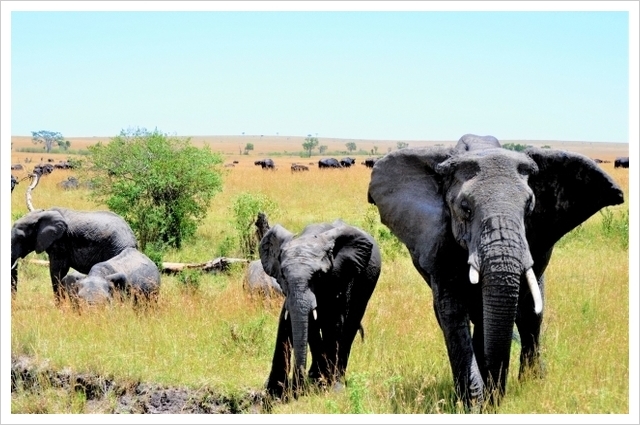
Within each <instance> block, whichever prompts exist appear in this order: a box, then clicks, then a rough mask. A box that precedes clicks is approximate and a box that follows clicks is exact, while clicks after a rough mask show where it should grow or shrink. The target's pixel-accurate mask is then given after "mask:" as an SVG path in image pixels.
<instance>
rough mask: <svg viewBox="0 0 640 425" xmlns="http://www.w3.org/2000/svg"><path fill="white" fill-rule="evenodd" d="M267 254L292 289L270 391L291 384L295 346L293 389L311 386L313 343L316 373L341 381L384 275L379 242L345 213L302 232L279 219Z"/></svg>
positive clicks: (266, 262)
mask: <svg viewBox="0 0 640 425" xmlns="http://www.w3.org/2000/svg"><path fill="white" fill-rule="evenodd" d="M260 259H261V260H262V266H263V268H264V270H265V272H267V274H269V275H270V276H272V277H274V278H275V279H276V280H277V281H278V283H279V284H280V287H281V288H282V292H283V293H284V295H285V301H284V304H283V306H282V311H281V313H280V320H279V325H278V334H277V337H276V346H275V351H274V354H273V362H272V366H271V373H270V374H269V378H268V380H267V384H266V386H267V391H268V393H269V394H270V395H271V396H274V397H282V396H283V395H284V393H285V390H288V389H289V365H290V363H291V362H290V361H289V360H290V359H289V357H290V348H291V347H292V348H293V354H294V358H295V362H294V364H295V366H294V369H293V384H292V390H293V394H294V396H295V397H297V396H298V395H299V393H300V392H301V391H302V390H303V389H304V382H305V373H306V361H307V344H309V348H310V350H311V359H312V362H311V367H310V368H309V378H310V379H311V380H312V381H313V382H316V383H325V384H328V385H333V384H339V383H340V382H341V381H342V379H343V377H344V374H345V371H346V368H347V362H348V360H349V353H350V352H351V344H352V343H353V340H354V338H355V336H356V333H357V332H358V330H359V329H361V326H360V322H361V320H362V317H363V316H364V312H365V309H366V307H367V303H368V302H369V298H370V297H371V294H372V293H373V290H374V289H375V286H376V283H377V281H378V277H379V276H380V266H381V259H380V250H379V248H378V246H377V244H376V242H375V241H374V239H373V238H372V237H371V236H370V235H368V234H367V233H365V232H363V231H362V230H360V229H358V228H355V227H352V226H349V225H347V224H345V223H343V222H342V221H340V220H337V221H335V222H333V223H322V224H311V225H308V226H307V227H306V228H305V229H304V230H303V231H302V233H300V234H299V235H297V236H294V234H293V233H291V232H289V231H288V230H286V229H285V228H284V227H282V226H280V225H276V226H274V227H273V228H271V229H270V230H269V231H268V232H267V233H266V234H265V236H264V237H263V238H262V240H261V242H260Z"/></svg>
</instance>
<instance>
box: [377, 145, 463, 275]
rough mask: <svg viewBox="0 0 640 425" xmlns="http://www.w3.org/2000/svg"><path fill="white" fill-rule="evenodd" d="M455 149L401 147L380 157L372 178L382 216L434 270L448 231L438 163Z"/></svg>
mask: <svg viewBox="0 0 640 425" xmlns="http://www.w3.org/2000/svg"><path fill="white" fill-rule="evenodd" d="M452 152H453V151H452V150H451V149H444V148H426V149H425V148H423V149H409V148H404V149H399V150H397V151H394V152H392V153H389V154H387V155H385V156H384V157H383V158H381V159H380V160H378V161H376V163H375V165H374V167H373V170H372V172H371V181H370V182H369V193H368V199H369V202H370V203H372V204H374V205H376V206H377V207H378V212H379V213H380V220H381V221H382V223H383V224H384V225H386V226H387V227H388V228H389V229H391V231H392V232H393V233H394V234H395V235H396V236H397V237H398V238H399V239H400V240H401V241H402V242H403V243H404V244H405V245H406V246H407V248H408V249H409V252H410V253H411V256H412V258H413V260H414V262H416V261H417V262H418V263H419V264H420V265H421V267H423V268H424V269H425V271H426V272H428V273H432V272H433V267H434V266H435V258H436V253H437V249H438V247H439V246H440V245H441V244H442V243H443V242H444V240H445V237H446V234H447V231H448V221H449V218H448V213H447V211H446V206H445V202H444V196H443V188H442V178H441V177H440V175H439V174H438V173H436V171H435V168H436V166H437V165H438V164H439V163H441V162H443V161H445V160H446V159H448V158H449V157H451V155H452Z"/></svg>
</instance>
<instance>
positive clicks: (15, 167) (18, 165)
mask: <svg viewBox="0 0 640 425" xmlns="http://www.w3.org/2000/svg"><path fill="white" fill-rule="evenodd" d="M11 169H12V170H24V167H23V166H22V164H12V165H11Z"/></svg>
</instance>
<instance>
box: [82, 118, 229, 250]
mask: <svg viewBox="0 0 640 425" xmlns="http://www.w3.org/2000/svg"><path fill="white" fill-rule="evenodd" d="M88 149H89V152H90V154H89V155H90V156H89V161H90V162H91V163H92V167H91V171H93V174H92V183H93V190H92V196H93V197H94V198H96V199H97V200H99V201H101V202H104V203H105V204H106V205H107V206H108V207H109V209H111V210H112V211H114V212H115V213H117V214H119V215H121V216H122V217H123V218H124V219H125V220H126V221H127V222H128V223H129V224H130V225H131V228H132V229H133V231H134V233H135V234H136V237H137V238H138V243H139V245H140V249H141V250H143V251H145V249H146V247H147V245H149V244H151V247H150V248H151V249H156V250H157V249H164V248H165V247H175V248H180V247H181V246H182V243H183V242H184V241H185V240H187V239H189V238H190V237H192V236H193V235H194V234H195V232H196V229H197V226H198V224H199V223H200V221H201V220H202V219H203V218H204V217H205V216H206V214H207V210H208V208H209V204H210V201H211V199H212V198H213V196H214V195H215V194H216V193H217V192H219V191H221V190H222V171H221V169H220V168H219V165H220V164H222V162H223V161H222V157H221V156H220V154H218V153H213V152H212V151H211V149H210V147H209V146H205V147H203V148H196V147H194V146H192V145H191V139H190V138H182V139H181V138H176V137H169V136H167V135H165V134H162V133H160V132H159V131H158V130H157V129H156V130H154V131H152V132H149V131H147V130H146V129H129V130H126V131H125V130H122V131H121V132H120V134H119V135H118V136H116V137H114V138H113V139H111V140H110V141H109V143H107V144H102V142H99V143H98V144H96V145H93V146H89V148H88Z"/></svg>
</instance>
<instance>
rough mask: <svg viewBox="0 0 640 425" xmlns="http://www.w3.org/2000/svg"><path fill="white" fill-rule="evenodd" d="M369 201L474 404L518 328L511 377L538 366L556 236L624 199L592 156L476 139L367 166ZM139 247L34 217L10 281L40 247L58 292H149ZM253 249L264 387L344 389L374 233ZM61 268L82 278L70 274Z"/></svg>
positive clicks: (484, 398)
mask: <svg viewBox="0 0 640 425" xmlns="http://www.w3.org/2000/svg"><path fill="white" fill-rule="evenodd" d="M256 165H261V166H262V167H263V168H264V167H265V165H264V164H258V163H257V162H256ZM319 165H320V164H319ZM367 196H368V202H369V203H371V204H373V205H375V206H376V207H377V209H378V212H379V215H380V220H381V222H382V223H383V224H384V225H386V226H387V227H388V228H389V229H390V230H391V231H392V232H393V233H394V234H395V235H396V236H397V237H398V238H399V239H400V241H402V243H404V244H405V245H406V247H407V248H408V251H409V253H410V255H411V259H412V261H413V264H414V266H415V268H416V269H417V271H418V272H419V273H420V275H421V276H422V277H423V279H424V280H425V282H426V283H427V284H428V286H429V287H430V288H431V290H432V292H433V309H434V312H435V316H436V318H437V322H438V324H439V326H440V328H441V330H442V333H443V336H444V342H445V346H446V349H447V353H448V357H449V361H450V366H451V371H452V375H453V385H454V388H455V391H456V393H457V395H458V397H459V398H460V399H461V400H462V402H463V403H464V406H465V407H466V409H467V410H469V411H474V410H475V409H477V406H482V405H483V404H485V403H489V404H498V403H499V401H500V399H501V398H502V397H503V396H504V395H505V393H506V377H507V375H508V370H509V363H510V349H511V341H512V336H513V328H514V325H515V326H516V327H517V329H518V332H519V335H520V341H521V350H520V365H519V376H520V378H523V377H524V376H527V375H528V374H529V373H530V372H533V374H534V375H540V374H541V373H542V367H541V359H540V353H541V347H540V332H541V329H542V320H543V316H544V301H545V297H544V274H545V270H546V268H547V265H548V264H549V261H550V258H551V254H552V251H553V248H554V244H555V243H556V242H557V241H558V240H559V239H560V238H562V236H563V235H565V234H566V233H568V232H569V231H571V230H572V229H573V228H575V227H576V226H578V225H580V224H581V223H583V222H584V221H585V220H587V219H588V218H589V217H591V216H592V215H593V214H595V213H596V212H597V211H599V210H600V209H602V208H604V207H606V206H609V205H617V204H621V203H623V202H624V197H623V192H622V190H621V189H620V187H619V186H618V185H617V184H616V183H615V182H614V181H613V180H612V178H611V177H610V176H608V175H607V174H606V173H605V172H604V171H602V169H601V168H600V167H599V166H598V165H597V164H596V163H595V162H594V161H593V160H591V159H589V158H587V157H584V156H582V155H579V154H574V153H568V152H565V151H558V150H552V149H537V148H528V149H527V150H526V151H524V152H515V151H511V150H507V149H504V148H502V147H501V146H500V143H499V142H498V140H497V139H495V138H494V137H491V136H484V137H480V136H475V135H471V134H467V135H464V136H463V137H462V138H460V140H459V141H458V143H457V145H456V146H455V147H452V148H444V147H434V148H405V149H399V150H397V151H393V152H391V153H389V154H387V155H385V156H384V157H382V158H380V159H378V160H376V161H375V164H373V165H372V174H371V180H370V182H369V187H368V193H367ZM136 247H137V243H136V239H135V237H134V235H133V232H131V229H130V227H129V226H128V225H127V223H126V222H125V221H124V220H123V219H122V218H120V217H119V216H117V215H115V214H113V213H110V212H100V211H95V212H79V211H72V210H67V209H62V208H52V209H50V210H45V211H32V212H30V213H28V214H27V215H26V216H24V217H23V218H20V219H18V220H17V221H16V222H15V223H14V225H13V228H12V232H11V257H12V258H11V262H12V270H11V271H12V289H13V291H14V293H15V291H16V290H17V283H18V281H17V260H18V259H19V258H23V257H25V256H26V255H27V254H28V253H30V252H32V251H36V252H38V253H39V252H47V253H48V255H49V261H50V276H51V282H52V285H53V290H54V294H55V296H56V297H59V296H60V294H65V293H66V294H71V296H72V297H74V298H80V299H83V300H86V301H88V302H94V301H96V300H98V299H103V298H111V297H113V293H114V292H116V293H118V292H119V293H123V294H125V295H128V294H131V293H132V292H133V293H135V294H136V295H137V296H140V297H142V298H143V299H151V298H153V297H155V296H157V293H158V289H159V286H160V274H159V273H158V270H157V267H155V265H154V264H153V263H152V262H151V261H150V260H149V259H148V258H147V257H146V256H145V255H144V254H142V253H141V252H139V251H138V250H137V248H136ZM259 253H260V260H259V261H256V262H254V263H253V264H252V265H250V268H252V269H253V270H254V271H253V272H252V271H251V269H250V270H249V272H250V273H260V272H262V271H264V272H266V274H267V275H268V276H269V277H270V278H271V279H267V280H266V281H265V282H266V285H271V286H272V287H273V288H274V289H275V288H277V290H279V291H280V292H281V293H282V296H283V297H284V301H283V305H282V309H281V312H280V316H279V322H278V329H277V335H276V338H275V347H274V353H273V359H272V364H271V370H270V373H269V376H268V379H267V382H266V390H267V392H268V394H270V395H271V396H272V397H275V398H283V399H284V398H286V397H287V395H288V394H293V395H294V396H295V397H298V396H299V395H300V394H303V393H304V391H305V389H306V388H307V387H308V385H316V386H320V387H328V388H340V387H341V386H342V385H343V384H344V376H345V373H346V368H347V364H348V360H349V355H350V351H351V346H352V343H353V341H354V339H355V336H356V334H357V332H358V330H361V329H362V324H361V323H362V319H363V316H364V313H365V311H366V309H367V305H368V302H369V300H370V298H371V296H372V294H373V292H374V290H375V287H376V283H377V281H378V279H379V276H380V273H381V270H382V267H383V261H382V258H381V254H380V249H379V247H378V245H377V243H376V241H375V239H374V238H373V237H372V236H371V235H369V234H367V233H366V232H364V231H363V230H361V229H359V228H357V227H354V226H352V225H349V224H347V223H345V222H343V221H342V220H336V221H334V222H331V223H313V224H309V225H307V226H306V227H305V228H304V230H302V231H301V232H300V233H299V234H294V233H292V232H290V231H289V230H287V229H285V228H284V227H282V226H281V225H278V224H277V225H275V226H274V227H272V228H269V229H268V231H266V233H265V234H264V236H263V237H262V239H261V241H260V244H259ZM70 268H73V269H75V270H77V272H79V273H72V274H71V275H68V272H69V269H70ZM307 350H309V351H310V353H311V364H310V366H309V367H307ZM291 356H292V357H293V361H291V360H290V357H291Z"/></svg>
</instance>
